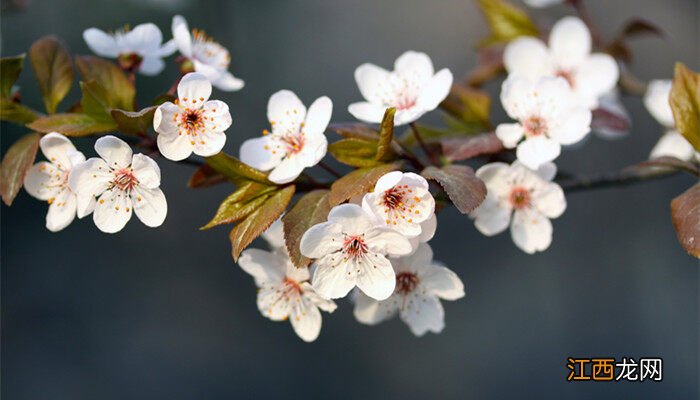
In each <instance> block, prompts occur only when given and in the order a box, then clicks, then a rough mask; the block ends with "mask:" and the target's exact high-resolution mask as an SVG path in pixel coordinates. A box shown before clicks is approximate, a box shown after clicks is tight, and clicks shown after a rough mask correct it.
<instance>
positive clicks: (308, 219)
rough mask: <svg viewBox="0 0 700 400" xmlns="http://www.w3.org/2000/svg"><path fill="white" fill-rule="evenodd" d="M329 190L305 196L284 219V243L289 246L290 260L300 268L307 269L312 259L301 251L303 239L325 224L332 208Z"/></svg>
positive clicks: (316, 191) (315, 191) (313, 192)
mask: <svg viewBox="0 0 700 400" xmlns="http://www.w3.org/2000/svg"><path fill="white" fill-rule="evenodd" d="M329 194H330V191H328V190H314V191H312V192H309V193H307V194H305V195H304V196H303V197H302V198H300V199H299V201H297V203H296V204H295V205H294V206H293V207H292V209H291V210H289V212H288V213H287V214H285V215H284V217H282V222H284V241H285V244H286V245H287V251H288V252H289V258H291V260H292V263H294V265H296V266H297V267H299V268H302V267H306V266H308V265H309V263H310V262H311V259H309V258H307V257H304V256H303V255H302V254H301V251H300V250H299V244H300V243H301V237H302V236H303V235H304V233H305V232H306V231H307V230H308V229H309V228H311V227H312V226H314V225H316V224H320V223H321V222H325V221H326V218H328V213H329V212H330V211H331V206H330V204H329V203H328V196H329Z"/></svg>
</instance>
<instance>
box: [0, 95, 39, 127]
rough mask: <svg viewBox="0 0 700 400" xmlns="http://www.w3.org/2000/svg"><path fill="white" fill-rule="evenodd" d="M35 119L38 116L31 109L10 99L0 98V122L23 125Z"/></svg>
mask: <svg viewBox="0 0 700 400" xmlns="http://www.w3.org/2000/svg"><path fill="white" fill-rule="evenodd" d="M37 118H39V114H37V112H36V111H34V110H32V109H31V108H29V107H27V106H23V105H21V104H19V103H15V102H14V101H12V100H10V99H4V98H0V120H3V121H9V122H14V123H17V124H22V125H24V124H27V123H29V122H32V121H34V120H35V119H37Z"/></svg>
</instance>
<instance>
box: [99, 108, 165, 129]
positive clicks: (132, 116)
mask: <svg viewBox="0 0 700 400" xmlns="http://www.w3.org/2000/svg"><path fill="white" fill-rule="evenodd" d="M156 108H158V107H156V106H151V107H147V108H144V109H143V110H141V111H138V112H136V111H124V110H117V109H114V110H112V113H111V114H112V118H113V119H114V122H116V123H117V128H118V129H119V130H120V131H122V132H124V133H129V134H133V135H138V134H146V133H147V132H148V130H149V129H150V128H151V127H152V126H153V115H154V114H155V113H156Z"/></svg>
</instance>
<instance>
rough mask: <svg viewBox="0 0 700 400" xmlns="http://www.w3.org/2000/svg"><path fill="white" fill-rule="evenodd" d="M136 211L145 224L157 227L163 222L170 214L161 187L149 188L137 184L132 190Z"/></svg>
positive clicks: (132, 199)
mask: <svg viewBox="0 0 700 400" xmlns="http://www.w3.org/2000/svg"><path fill="white" fill-rule="evenodd" d="M131 202H132V204H133V205H134V212H135V213H136V216H137V217H138V219H140V220H141V222H143V224H144V225H146V226H148V227H151V228H156V227H158V226H161V225H162V224H163V221H165V216H166V215H167V214H168V203H167V201H166V200H165V195H164V194H163V191H162V190H160V189H159V188H155V189H149V188H146V187H141V186H140V185H137V186H136V187H134V190H133V191H132V192H131Z"/></svg>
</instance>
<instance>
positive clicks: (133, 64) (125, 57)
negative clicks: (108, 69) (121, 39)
mask: <svg viewBox="0 0 700 400" xmlns="http://www.w3.org/2000/svg"><path fill="white" fill-rule="evenodd" d="M142 61H143V57H141V56H140V55H138V54H136V53H126V54H120V55H119V57H117V64H119V68H121V69H123V70H124V71H126V72H134V71H136V70H138V69H139V67H140V66H141V62H142Z"/></svg>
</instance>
